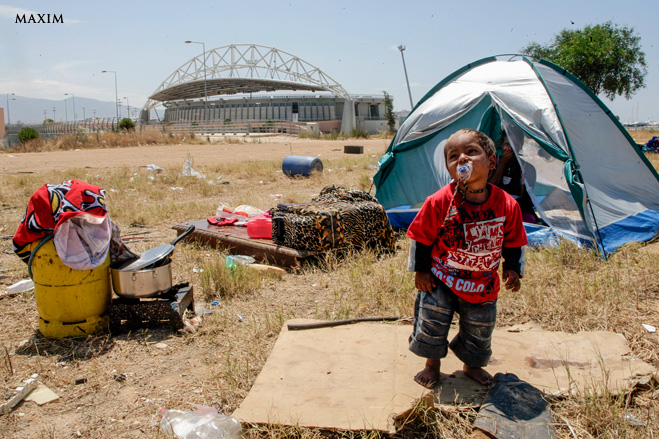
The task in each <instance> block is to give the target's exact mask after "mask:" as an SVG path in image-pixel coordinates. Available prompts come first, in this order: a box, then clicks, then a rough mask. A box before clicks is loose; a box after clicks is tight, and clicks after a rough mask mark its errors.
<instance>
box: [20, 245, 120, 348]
mask: <svg viewBox="0 0 659 439" xmlns="http://www.w3.org/2000/svg"><path fill="white" fill-rule="evenodd" d="M39 242H40V241H35V242H33V243H31V244H30V248H29V250H30V251H33V249H35V248H36V247H37V245H38V244H39ZM31 269H32V280H33V281H34V293H35V296H36V302H37V311H39V332H41V333H42V334H43V335H44V336H45V337H51V338H58V337H79V336H84V335H88V334H93V333H96V332H100V331H107V330H108V327H109V324H110V319H109V316H108V305H109V304H110V299H111V298H112V290H111V287H110V256H109V254H108V257H107V258H106V260H105V262H104V263H103V264H102V265H100V266H99V267H96V268H94V269H91V270H74V269H72V268H69V267H67V266H66V265H64V263H62V261H61V259H60V258H59V256H57V250H56V249H55V244H54V243H53V241H52V239H51V240H49V241H48V242H46V243H45V244H44V245H42V246H41V247H40V248H39V249H38V250H37V252H36V253H35V254H34V257H33V258H32V266H31Z"/></svg>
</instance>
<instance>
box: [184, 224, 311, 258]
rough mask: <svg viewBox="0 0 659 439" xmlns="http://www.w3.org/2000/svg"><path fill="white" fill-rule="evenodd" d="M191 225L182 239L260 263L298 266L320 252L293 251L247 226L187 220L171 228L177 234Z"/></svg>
mask: <svg viewBox="0 0 659 439" xmlns="http://www.w3.org/2000/svg"><path fill="white" fill-rule="evenodd" d="M191 225H194V226H195V230H194V232H192V233H190V234H189V235H188V236H186V237H185V238H183V241H184V242H201V243H203V244H205V245H208V246H210V247H213V248H222V249H226V250H228V251H230V252H232V253H235V254H241V255H246V256H251V257H253V258H254V259H257V260H258V261H260V262H265V263H269V264H274V265H279V266H281V267H287V268H297V267H299V266H300V264H301V262H302V261H303V260H305V259H308V258H309V259H311V258H315V257H317V256H319V255H321V254H322V253H323V252H319V251H309V250H296V249H293V248H290V247H285V246H282V245H277V244H275V243H274V242H272V239H252V238H250V237H249V236H248V235H247V228H246V227H236V226H213V225H211V224H208V221H206V220H198V221H189V222H185V223H181V224H177V225H175V226H174V227H172V228H173V229H174V230H176V231H177V232H178V234H179V235H180V234H181V233H183V232H184V231H185V230H187V229H188V227H190V226H191Z"/></svg>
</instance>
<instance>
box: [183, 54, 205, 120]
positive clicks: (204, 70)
mask: <svg viewBox="0 0 659 439" xmlns="http://www.w3.org/2000/svg"><path fill="white" fill-rule="evenodd" d="M185 44H201V46H202V49H203V50H204V123H206V114H207V110H208V89H207V88H206V44H205V43H203V42H200V41H186V42H185Z"/></svg>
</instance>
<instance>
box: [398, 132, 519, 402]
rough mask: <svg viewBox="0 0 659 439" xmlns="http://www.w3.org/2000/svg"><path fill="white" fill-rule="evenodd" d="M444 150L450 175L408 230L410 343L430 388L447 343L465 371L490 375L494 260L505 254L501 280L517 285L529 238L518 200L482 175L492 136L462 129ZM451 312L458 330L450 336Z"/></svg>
mask: <svg viewBox="0 0 659 439" xmlns="http://www.w3.org/2000/svg"><path fill="white" fill-rule="evenodd" d="M444 158H445V161H446V168H447V170H448V172H449V174H450V175H451V177H452V178H453V181H452V182H451V183H449V184H448V185H446V186H444V187H443V188H441V189H440V190H439V191H437V192H436V193H434V194H433V195H431V196H429V197H428V198H426V201H425V202H424V204H423V207H422V208H421V209H420V210H419V213H418V214H417V216H416V218H415V219H414V221H413V222H412V224H411V225H410V227H409V229H408V231H407V236H408V237H409V238H410V239H412V240H413V245H412V248H411V249H410V262H411V268H412V270H413V271H415V272H416V274H415V278H414V283H415V286H416V288H417V290H419V291H418V294H417V298H416V303H415V305H414V329H413V332H412V335H411V336H410V350H411V351H412V352H414V353H415V354H417V355H419V356H421V357H424V358H426V364H425V368H424V369H423V370H421V371H420V372H419V373H418V374H417V375H416V376H415V377H414V380H415V381H416V382H417V383H419V384H420V385H422V386H424V387H426V388H429V389H431V388H433V387H434V386H435V385H436V384H437V383H438V382H439V378H440V374H439V369H440V363H441V359H442V358H444V357H445V356H446V355H447V353H448V349H449V348H450V349H451V350H452V351H453V352H454V353H455V355H456V356H457V357H458V358H459V359H460V360H462V362H463V363H464V366H463V371H464V373H465V374H466V375H467V376H469V377H471V378H473V379H474V380H476V381H478V382H479V383H481V384H483V385H489V384H490V383H491V382H492V376H491V375H490V374H489V373H488V372H487V371H486V370H485V369H483V367H484V366H486V365H487V363H488V361H489V359H490V356H491V354H492V350H491V337H492V332H493V331H494V323H495V320H496V311H497V310H496V300H497V296H498V293H499V274H498V271H497V270H498V267H499V262H500V261H501V257H502V256H503V259H504V262H503V281H504V282H505V286H506V288H507V289H509V290H512V291H518V290H519V288H520V278H521V277H522V275H523V274H524V271H523V270H524V246H525V245H526V244H527V238H526V233H525V231H524V227H523V225H522V213H521V211H520V208H519V205H518V204H517V202H516V201H515V199H514V198H512V197H511V196H510V195H508V194H507V193H506V192H505V191H503V190H501V189H499V188H497V187H496V186H493V185H492V184H488V182H487V179H488V175H489V174H490V172H491V171H492V169H494V167H495V164H496V156H495V148H494V143H493V142H492V140H491V139H490V138H489V137H488V136H486V135H485V134H483V133H480V132H478V131H475V130H470V129H463V130H460V131H458V132H456V133H455V134H453V135H452V136H451V137H449V139H448V141H447V142H446V145H445V146H444ZM456 312H457V313H458V314H459V315H460V325H459V332H458V334H457V335H456V336H455V338H454V339H453V340H452V341H451V342H450V343H449V342H448V340H447V338H448V332H449V328H450V326H451V321H452V320H453V314H454V313H456Z"/></svg>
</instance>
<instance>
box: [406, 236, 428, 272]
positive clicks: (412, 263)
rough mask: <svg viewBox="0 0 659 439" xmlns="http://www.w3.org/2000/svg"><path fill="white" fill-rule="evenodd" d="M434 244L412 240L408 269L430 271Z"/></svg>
mask: <svg viewBox="0 0 659 439" xmlns="http://www.w3.org/2000/svg"><path fill="white" fill-rule="evenodd" d="M431 251H432V246H430V245H425V244H421V243H420V242H416V241H415V240H413V239H412V240H410V253H409V257H408V259H407V271H414V272H417V271H418V272H422V273H430V268H431V265H432V260H431V257H430V253H431Z"/></svg>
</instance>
